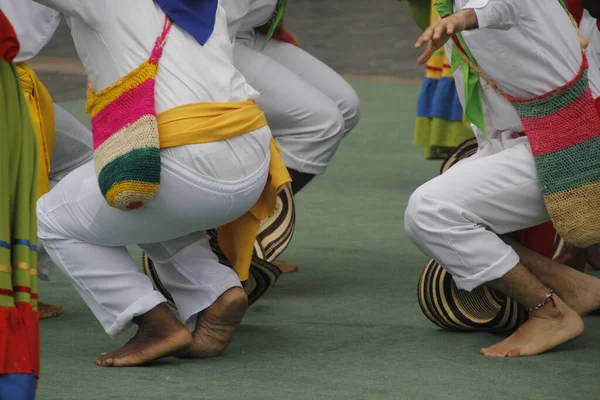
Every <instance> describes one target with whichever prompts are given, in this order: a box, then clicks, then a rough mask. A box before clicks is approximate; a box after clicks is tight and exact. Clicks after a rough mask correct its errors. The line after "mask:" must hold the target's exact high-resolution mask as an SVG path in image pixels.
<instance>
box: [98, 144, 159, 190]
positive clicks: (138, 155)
mask: <svg viewBox="0 0 600 400" xmlns="http://www.w3.org/2000/svg"><path fill="white" fill-rule="evenodd" d="M160 162H161V161H160V149H158V148H156V147H144V148H140V149H135V150H132V151H130V152H129V153H127V154H125V155H122V156H121V157H119V158H116V159H114V160H112V161H111V162H109V163H108V164H106V166H105V167H104V168H102V171H101V172H100V174H99V175H98V184H99V185H100V191H101V192H102V194H103V195H106V193H108V191H109V190H110V188H111V187H112V186H113V185H114V184H115V183H119V182H123V181H138V182H148V183H160Z"/></svg>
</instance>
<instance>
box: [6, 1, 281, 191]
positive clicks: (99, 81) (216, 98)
mask: <svg viewBox="0 0 600 400" xmlns="http://www.w3.org/2000/svg"><path fill="white" fill-rule="evenodd" d="M11 1H12V0H11ZM18 1H21V0H18ZM36 1H37V2H38V3H42V4H44V5H47V6H49V7H52V8H54V9H56V10H58V11H60V12H61V13H62V14H63V15H64V16H65V19H66V20H67V23H68V24H69V26H70V27H71V33H72V36H73V40H74V42H75V46H76V48H77V53H78V54H79V57H80V58H81V61H82V63H83V65H84V67H85V69H86V71H87V74H88V78H89V79H90V81H91V83H92V86H93V87H94V89H95V91H96V92H99V91H100V90H102V89H104V88H106V87H109V86H111V85H112V84H113V83H114V82H116V81H117V80H119V79H121V78H122V77H123V76H125V75H127V74H128V73H129V72H131V71H133V70H134V69H136V68H137V67H138V66H140V65H141V64H142V63H143V62H144V61H146V60H147V59H148V58H149V57H150V53H151V52H152V48H153V47H154V43H155V41H156V38H157V37H158V36H159V35H160V31H161V28H162V26H163V23H164V20H165V14H164V12H163V11H162V10H161V8H160V7H159V6H158V5H156V3H154V1H151V0H93V1H92V0H36ZM257 97H258V93H257V92H256V91H255V90H254V89H253V88H252V87H251V86H250V85H248V83H247V82H246V80H245V78H244V77H243V76H242V74H241V73H240V72H239V71H238V70H237V69H235V68H234V67H233V51H232V44H231V41H230V40H229V35H228V33H227V21H226V16H225V11H224V10H223V8H222V7H221V6H219V7H218V9H217V14H216V24H215V29H214V32H213V34H212V36H211V37H210V38H209V40H208V41H207V42H206V43H205V45H204V46H201V45H200V44H199V43H198V42H197V41H196V39H194V38H193V37H192V36H191V35H190V34H188V33H187V32H185V31H184V30H183V29H181V28H180V27H179V26H177V25H173V27H172V29H171V31H170V33H169V36H168V40H167V44H166V46H165V48H164V52H163V56H162V58H161V61H160V68H159V70H158V74H157V76H156V111H157V112H158V113H160V112H162V111H166V110H168V109H171V108H174V107H177V106H180V105H184V104H191V103H197V102H229V101H241V100H248V99H255V98H257ZM270 138H271V135H270V131H269V129H268V128H265V129H261V130H259V131H257V132H254V133H251V134H246V135H242V136H239V137H236V138H233V139H229V140H223V141H220V142H215V143H206V144H197V145H189V146H180V147H174V148H170V149H165V150H163V152H165V154H169V155H172V156H174V157H176V158H177V159H179V160H180V161H182V162H183V163H185V164H186V165H188V166H191V167H193V168H194V169H195V170H196V171H197V172H200V173H203V174H205V175H209V176H212V177H214V178H218V179H225V180H237V179H242V178H244V177H245V176H247V175H248V174H249V173H251V172H254V171H255V170H256V169H258V167H260V165H261V164H262V162H264V160H265V159H266V157H267V156H268V154H269V140H270Z"/></svg>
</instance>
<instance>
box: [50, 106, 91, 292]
mask: <svg viewBox="0 0 600 400" xmlns="http://www.w3.org/2000/svg"><path fill="white" fill-rule="evenodd" d="M54 121H55V126H56V135H55V145H54V151H53V152H52V159H51V160H50V176H49V177H48V178H49V180H50V190H52V188H53V187H54V186H56V184H57V183H58V182H60V181H61V180H62V179H63V178H64V177H65V176H67V175H68V174H69V173H70V172H71V171H73V170H75V169H76V168H79V167H80V166H82V165H83V164H85V163H87V162H89V161H91V160H92V159H93V153H92V132H90V131H89V129H87V128H86V127H85V126H84V125H83V124H82V123H81V122H79V121H78V120H77V119H76V118H75V117H74V116H73V115H71V114H70V113H68V112H67V111H65V109H63V108H62V107H61V106H59V105H58V104H56V103H55V104H54ZM55 269H56V266H55V265H54V263H53V262H52V260H51V259H50V256H48V253H47V252H46V251H45V250H44V246H43V245H41V243H40V245H39V246H38V273H39V277H40V279H42V280H44V281H48V280H50V276H51V275H52V274H53V273H54V270H55Z"/></svg>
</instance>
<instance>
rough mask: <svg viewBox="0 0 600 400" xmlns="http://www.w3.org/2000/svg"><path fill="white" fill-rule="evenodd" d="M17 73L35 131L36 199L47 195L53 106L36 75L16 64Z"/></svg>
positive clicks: (23, 65) (53, 137)
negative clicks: (36, 146) (36, 162)
mask: <svg viewBox="0 0 600 400" xmlns="http://www.w3.org/2000/svg"><path fill="white" fill-rule="evenodd" d="M16 67H17V72H18V73H19V79H20V80H21V86H22V87H23V91H24V92H25V99H26V100H27V107H28V108H29V114H30V115H31V122H32V123H33V128H34V130H35V137H36V141H37V144H38V149H39V150H38V156H37V157H38V173H37V175H38V186H37V194H38V198H40V197H41V196H43V195H44V194H46V193H48V191H49V190H50V182H49V179H48V176H49V174H50V160H51V159H52V152H53V151H54V142H55V134H56V131H55V129H56V128H55V124H54V105H53V104H52V97H51V96H50V93H49V92H48V89H46V86H44V84H43V83H42V82H41V81H40V80H39V78H38V76H37V74H36V73H35V72H34V71H33V70H32V69H31V68H29V67H28V66H27V65H26V64H22V63H21V64H17V65H16Z"/></svg>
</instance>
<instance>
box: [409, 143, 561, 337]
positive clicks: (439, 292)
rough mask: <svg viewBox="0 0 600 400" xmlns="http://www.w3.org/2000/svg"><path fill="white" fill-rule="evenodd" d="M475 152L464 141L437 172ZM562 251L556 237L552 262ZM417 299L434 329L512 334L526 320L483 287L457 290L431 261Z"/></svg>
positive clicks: (501, 296)
mask: <svg viewBox="0 0 600 400" xmlns="http://www.w3.org/2000/svg"><path fill="white" fill-rule="evenodd" d="M475 152H477V142H476V140H475V139H469V140H467V141H465V142H464V143H462V144H461V145H459V146H458V147H457V148H456V150H455V151H454V152H453V153H452V154H451V155H450V156H449V157H448V159H447V160H446V161H445V162H444V163H443V165H442V171H441V172H442V173H444V172H445V171H447V170H448V169H450V167H452V166H453V165H455V164H456V163H457V162H459V161H460V160H462V159H464V158H467V157H469V156H471V155H473V154H474V153H475ZM566 248H567V245H566V243H565V242H564V241H563V240H562V239H561V238H560V237H559V236H557V237H556V240H555V242H554V254H553V258H557V257H558V256H559V255H560V254H562V253H563V252H564V251H565V250H566ZM418 298H419V305H420V307H421V310H422V311H423V314H425V316H426V317H427V318H428V319H429V320H430V321H431V322H433V323H434V324H436V325H437V326H439V327H441V328H444V329H448V330H454V331H492V332H503V331H512V330H514V329H516V328H517V327H519V326H520V325H521V324H522V323H523V322H525V321H526V320H527V312H526V310H525V309H524V308H523V307H522V306H520V305H519V304H518V303H517V302H516V301H514V300H512V299H511V298H509V297H507V296H506V295H504V294H502V293H499V292H496V291H494V290H493V289H491V288H489V287H487V286H485V285H484V286H480V287H478V288H477V289H475V290H473V291H472V292H467V291H466V290H461V289H458V288H457V287H456V284H455V283H454V279H452V276H451V275H450V274H449V273H448V272H447V271H446V270H445V269H444V267H443V266H441V265H440V264H439V263H437V262H436V261H435V260H430V261H429V262H428V263H427V265H426V266H425V269H424V270H423V272H422V273H421V276H420V278H419V284H418Z"/></svg>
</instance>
